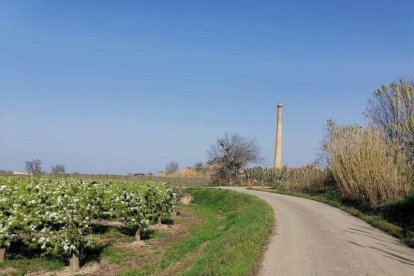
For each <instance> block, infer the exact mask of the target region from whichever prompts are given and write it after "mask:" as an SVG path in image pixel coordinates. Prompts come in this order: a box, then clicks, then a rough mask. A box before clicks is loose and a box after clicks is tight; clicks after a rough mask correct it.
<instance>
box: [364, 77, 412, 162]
mask: <svg viewBox="0 0 414 276" xmlns="http://www.w3.org/2000/svg"><path fill="white" fill-rule="evenodd" d="M366 116H367V118H368V119H369V120H370V122H371V123H372V124H373V125H374V126H375V127H378V128H380V129H381V130H382V131H383V133H384V134H385V137H386V139H387V140H388V141H389V142H398V144H399V145H400V146H401V148H402V149H403V150H404V152H405V153H406V154H407V156H408V157H409V158H410V159H411V160H414V81H411V82H408V81H406V80H403V79H401V80H400V81H399V82H393V83H391V84H390V85H389V86H387V85H383V86H382V87H381V88H380V89H378V90H377V91H375V92H374V93H373V98H372V99H370V100H369V102H368V107H367V113H366Z"/></svg>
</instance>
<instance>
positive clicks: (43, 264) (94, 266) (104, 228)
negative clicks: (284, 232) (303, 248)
mask: <svg viewBox="0 0 414 276" xmlns="http://www.w3.org/2000/svg"><path fill="white" fill-rule="evenodd" d="M0 190H1V191H0V193H1V202H0V210H1V213H0V215H1V216H0V223H1V235H0V241H1V248H2V249H3V251H5V253H6V257H5V258H4V259H3V261H2V262H0V274H10V275H23V274H29V275H44V274H47V273H53V274H58V275H59V274H61V275H68V274H71V273H74V272H76V273H77V274H87V275H99V274H102V273H107V274H111V275H113V274H114V275H115V274H120V275H148V274H154V273H157V274H163V275H170V274H180V273H183V274H188V275H199V274H219V273H224V272H226V273H227V272H228V273H232V274H237V275H240V274H249V273H251V272H252V271H253V270H254V269H255V268H256V267H257V264H258V263H259V261H260V256H261V252H262V249H263V246H264V245H265V244H266V242H267V237H268V235H269V234H270V231H271V228H272V225H273V215H272V211H271V208H270V207H269V206H268V205H266V204H265V203H264V202H262V201H261V200H259V199H257V198H254V197H251V196H247V195H240V194H236V193H234V192H229V191H221V190H216V189H211V188H204V189H200V188H197V189H187V190H184V192H186V193H191V194H192V197H193V203H192V204H191V205H189V206H178V209H177V205H178V204H177V203H178V200H179V198H180V194H181V192H182V191H180V190H178V189H176V188H174V187H172V186H169V185H167V184H165V183H156V182H149V181H137V180H135V181H120V180H93V179H87V180H82V179H80V178H51V177H42V178H32V177H28V178H17V177H4V178H1V185H0ZM177 210H178V215H177V216H175V213H176V211H177ZM258 210H259V211H260V213H261V216H257V215H256V214H257V213H256V212H258ZM68 265H69V266H68Z"/></svg>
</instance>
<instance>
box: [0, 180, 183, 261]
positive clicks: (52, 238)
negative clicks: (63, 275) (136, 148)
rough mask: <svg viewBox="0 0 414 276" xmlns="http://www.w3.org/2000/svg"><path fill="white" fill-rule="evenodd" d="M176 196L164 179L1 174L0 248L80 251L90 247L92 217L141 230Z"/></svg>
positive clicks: (166, 209) (51, 252) (54, 252)
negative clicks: (15, 245) (14, 245)
mask: <svg viewBox="0 0 414 276" xmlns="http://www.w3.org/2000/svg"><path fill="white" fill-rule="evenodd" d="M176 201H177V193H176V191H174V190H173V189H172V188H170V187H169V186H168V185H166V184H164V183H154V182H142V181H141V182H138V181H136V182H126V181H112V182H109V181H99V180H98V181H95V180H92V179H87V180H83V179H79V178H48V177H42V178H37V177H26V178H20V177H0V248H9V247H10V246H11V245H12V243H14V242H23V243H24V244H25V245H26V246H27V247H28V248H31V249H33V250H40V251H41V252H43V254H47V255H54V256H63V255H65V256H70V255H72V254H76V255H80V254H81V252H82V251H83V250H84V249H86V248H88V247H93V246H94V241H93V238H92V235H91V234H92V229H91V224H92V223H93V219H107V220H113V221H118V222H122V223H123V224H124V225H126V226H128V227H130V228H132V229H135V230H142V229H146V228H147V227H148V226H149V223H150V221H153V220H156V219H157V218H158V217H159V216H160V215H162V214H167V213H172V212H173V209H174V208H175V204H176Z"/></svg>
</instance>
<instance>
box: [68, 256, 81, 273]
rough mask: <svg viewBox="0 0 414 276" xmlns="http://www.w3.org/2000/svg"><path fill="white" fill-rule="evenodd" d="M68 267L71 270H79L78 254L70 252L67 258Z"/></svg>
mask: <svg viewBox="0 0 414 276" xmlns="http://www.w3.org/2000/svg"><path fill="white" fill-rule="evenodd" d="M69 267H70V271H71V272H76V271H79V269H80V266H79V254H76V253H72V257H70V259H69Z"/></svg>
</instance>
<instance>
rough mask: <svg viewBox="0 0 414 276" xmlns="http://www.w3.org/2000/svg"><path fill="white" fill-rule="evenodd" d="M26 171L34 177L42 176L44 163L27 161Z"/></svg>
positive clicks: (36, 160)
mask: <svg viewBox="0 0 414 276" xmlns="http://www.w3.org/2000/svg"><path fill="white" fill-rule="evenodd" d="M25 168H26V171H27V172H28V173H30V174H33V175H40V174H41V173H42V161H40V159H35V160H33V161H26V165H25Z"/></svg>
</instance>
